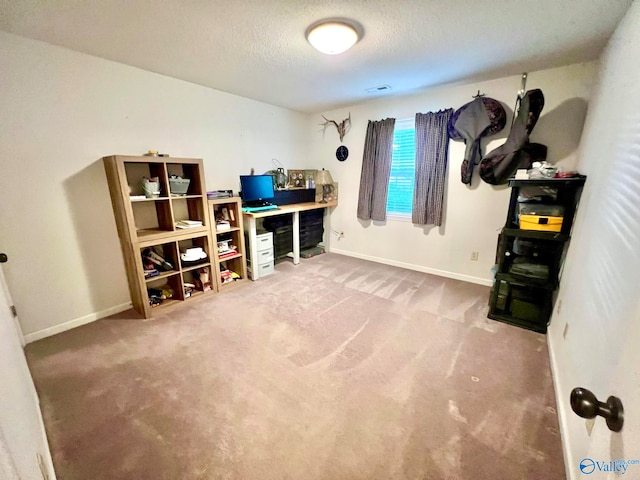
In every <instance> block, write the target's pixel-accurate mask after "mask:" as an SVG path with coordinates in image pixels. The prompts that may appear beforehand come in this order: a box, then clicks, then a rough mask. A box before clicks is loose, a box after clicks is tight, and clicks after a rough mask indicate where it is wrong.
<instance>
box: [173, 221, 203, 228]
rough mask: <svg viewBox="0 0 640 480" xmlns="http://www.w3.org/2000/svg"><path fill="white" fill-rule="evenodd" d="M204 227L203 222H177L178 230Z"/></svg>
mask: <svg viewBox="0 0 640 480" xmlns="http://www.w3.org/2000/svg"><path fill="white" fill-rule="evenodd" d="M195 227H202V221H200V220H178V221H177V222H176V228H195Z"/></svg>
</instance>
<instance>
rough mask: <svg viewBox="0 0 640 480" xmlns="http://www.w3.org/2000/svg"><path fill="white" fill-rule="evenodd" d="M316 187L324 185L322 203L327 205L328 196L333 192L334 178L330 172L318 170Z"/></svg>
mask: <svg viewBox="0 0 640 480" xmlns="http://www.w3.org/2000/svg"><path fill="white" fill-rule="evenodd" d="M316 185H322V200H320V203H327V195H329V194H331V192H332V191H333V178H331V174H330V173H329V170H325V169H324V168H323V169H322V170H318V172H317V173H316Z"/></svg>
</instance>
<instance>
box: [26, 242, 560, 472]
mask: <svg viewBox="0 0 640 480" xmlns="http://www.w3.org/2000/svg"><path fill="white" fill-rule="evenodd" d="M488 294H489V289H488V288H487V287H482V286H478V285H473V284H468V283H464V282H459V281H454V280H448V279H443V278H440V277H435V276H430V275H426V274H422V273H417V272H412V271H408V270H403V269H400V268H395V267H389V266H384V265H379V264H375V263H371V262H366V261H363V260H357V259H353V258H349V257H344V256H340V255H335V254H324V255H320V256H318V257H314V258H312V259H308V260H302V263H301V264H300V265H298V266H293V265H291V264H290V263H287V262H285V263H281V264H278V265H276V273H275V274H274V275H272V276H270V277H265V278H263V279H261V280H260V281H258V282H247V283H245V284H243V285H238V286H237V287H236V288H233V289H232V290H230V291H226V292H224V293H222V294H219V295H215V296H213V297H210V298H209V299H204V300H201V301H196V303H192V304H187V305H185V306H184V307H181V308H178V309H176V310H173V311H172V312H171V313H170V314H167V315H165V316H161V317H159V318H156V319H152V320H131V318H132V317H133V315H132V314H131V313H127V314H121V315H118V316H115V317H112V318H110V319H105V320H101V321H98V322H95V323H93V324H90V325H86V326H83V327H80V328H77V329H74V330H71V331H68V332H65V333H63V334H60V335H56V336H54V337H50V338H47V339H44V340H41V341H39V342H36V343H33V344H30V345H28V347H27V355H28V361H29V365H30V367H31V369H32V372H33V375H34V378H35V382H36V386H37V389H38V392H39V394H40V397H41V401H42V408H43V413H44V418H45V423H46V427H47V431H48V435H49V438H50V443H51V449H52V452H53V457H54V462H55V466H56V470H57V473H58V476H59V479H60V480H100V479H118V480H124V479H127V480H128V479H131V480H134V479H135V480H141V479H154V480H161V479H167V480H169V479H171V480H176V479H260V480H263V479H265V480H266V479H305V480H307V479H308V480H312V479H327V480H337V479H345V480H346V479H420V480H425V479H474V480H475V479H509V480H514V479H559V478H563V477H564V465H563V459H562V449H561V444H560V437H559V434H558V422H557V417H556V413H555V401H554V393H553V386H552V381H551V377H550V370H549V360H548V352H547V348H546V338H545V337H544V336H543V335H540V334H536V333H533V332H530V331H527V330H522V329H519V328H516V327H512V326H509V325H504V324H501V323H497V322H494V321H492V320H488V319H487V318H486V311H487V307H486V303H487V298H488Z"/></svg>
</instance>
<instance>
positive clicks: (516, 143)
mask: <svg viewBox="0 0 640 480" xmlns="http://www.w3.org/2000/svg"><path fill="white" fill-rule="evenodd" d="M543 107H544V95H543V94H542V90H540V89H535V90H529V91H528V92H527V93H525V94H524V96H523V97H522V99H521V100H520V109H519V110H518V115H517V117H516V118H515V119H514V121H513V125H512V126H511V131H510V132H509V136H508V137H507V140H506V142H504V144H503V145H501V146H499V147H498V148H496V149H494V150H492V151H491V152H489V153H487V154H486V155H485V157H484V158H483V159H482V161H481V162H480V168H479V170H480V177H481V178H482V179H483V180H484V181H485V182H487V183H490V184H492V185H500V184H503V183H507V181H508V180H509V178H511V176H513V174H514V173H515V171H516V170H517V169H518V168H530V167H531V164H532V163H533V162H539V161H543V160H545V159H546V158H547V147H546V146H545V145H542V144H540V143H529V135H530V134H531V131H532V130H533V127H535V125H536V123H537V122H538V119H539V118H540V112H542V109H543Z"/></svg>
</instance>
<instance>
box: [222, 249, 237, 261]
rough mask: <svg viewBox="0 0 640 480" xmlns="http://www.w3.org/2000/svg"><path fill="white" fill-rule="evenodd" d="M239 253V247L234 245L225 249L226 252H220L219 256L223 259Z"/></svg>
mask: <svg viewBox="0 0 640 480" xmlns="http://www.w3.org/2000/svg"><path fill="white" fill-rule="evenodd" d="M237 253H238V250H237V248H236V247H235V246H234V247H233V248H230V249H229V250H225V251H224V252H220V253H218V258H219V259H220V260H223V259H225V258H227V257H233V256H234V255H236V254H237Z"/></svg>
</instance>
